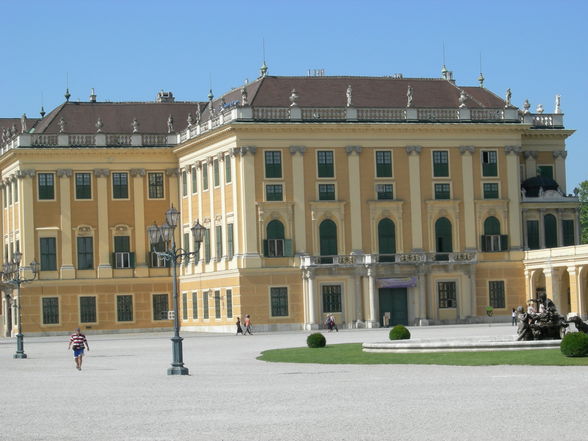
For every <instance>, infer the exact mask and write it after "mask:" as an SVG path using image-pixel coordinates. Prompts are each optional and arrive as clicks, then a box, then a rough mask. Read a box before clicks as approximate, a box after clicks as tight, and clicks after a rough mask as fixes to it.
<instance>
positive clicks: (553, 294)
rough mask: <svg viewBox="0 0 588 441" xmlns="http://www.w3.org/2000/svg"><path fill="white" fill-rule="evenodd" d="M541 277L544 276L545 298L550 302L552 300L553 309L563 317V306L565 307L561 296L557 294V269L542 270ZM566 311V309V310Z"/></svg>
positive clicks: (559, 275)
mask: <svg viewBox="0 0 588 441" xmlns="http://www.w3.org/2000/svg"><path fill="white" fill-rule="evenodd" d="M543 275H544V276H545V293H546V294H547V297H548V298H550V299H551V300H553V303H555V307H556V308H557V310H558V311H559V312H560V313H561V314H562V315H564V314H563V313H564V306H567V305H562V301H561V299H562V296H561V294H560V292H559V290H560V283H559V282H560V277H561V274H560V272H559V269H558V268H553V267H550V268H544V269H543ZM566 309H567V308H566Z"/></svg>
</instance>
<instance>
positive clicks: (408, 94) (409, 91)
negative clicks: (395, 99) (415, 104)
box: [406, 84, 412, 107]
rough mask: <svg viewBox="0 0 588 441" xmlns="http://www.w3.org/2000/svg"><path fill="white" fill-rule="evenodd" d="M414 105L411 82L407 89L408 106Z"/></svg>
mask: <svg viewBox="0 0 588 441" xmlns="http://www.w3.org/2000/svg"><path fill="white" fill-rule="evenodd" d="M410 106H412V86H411V85H410V84H409V85H408V89H407V90H406V107H410Z"/></svg>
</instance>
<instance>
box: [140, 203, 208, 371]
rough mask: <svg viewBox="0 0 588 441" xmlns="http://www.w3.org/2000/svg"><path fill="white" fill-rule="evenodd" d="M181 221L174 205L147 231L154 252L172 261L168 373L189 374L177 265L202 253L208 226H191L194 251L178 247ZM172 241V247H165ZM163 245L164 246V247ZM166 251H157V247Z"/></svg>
mask: <svg viewBox="0 0 588 441" xmlns="http://www.w3.org/2000/svg"><path fill="white" fill-rule="evenodd" d="M179 221H180V212H179V211H178V210H176V209H175V208H174V207H173V206H172V207H171V208H170V209H169V210H167V211H166V212H165V223H164V224H163V225H161V226H159V225H157V224H156V223H155V222H153V225H151V226H150V227H149V228H148V229H147V231H148V233H149V242H150V243H151V247H152V249H153V252H154V253H155V254H157V256H159V257H160V258H162V259H163V260H165V261H167V262H170V264H171V270H172V291H173V295H174V297H173V299H174V336H173V337H172V339H171V341H172V353H173V361H172V364H171V367H169V368H168V369H167V374H168V375H188V374H189V371H188V368H187V367H185V366H184V354H183V350H182V340H183V338H182V337H180V321H179V314H178V282H177V266H178V264H179V263H181V262H182V261H185V262H189V261H190V259H192V258H194V260H197V259H198V254H199V253H200V244H201V243H202V239H203V232H204V230H205V229H206V228H204V227H203V226H202V225H200V222H198V221H196V223H195V224H194V226H192V228H190V230H191V231H192V239H193V240H194V251H190V250H184V249H182V248H176V240H175V237H174V231H175V229H176V227H177V226H178V223H179ZM170 243H171V246H170V247H165V245H168V244H170ZM162 245H163V247H162ZM158 247H161V249H163V250H165V251H157V248H158Z"/></svg>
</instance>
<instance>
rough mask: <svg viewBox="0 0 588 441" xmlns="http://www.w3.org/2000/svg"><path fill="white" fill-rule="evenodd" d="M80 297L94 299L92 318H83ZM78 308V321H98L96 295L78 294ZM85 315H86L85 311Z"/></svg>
mask: <svg viewBox="0 0 588 441" xmlns="http://www.w3.org/2000/svg"><path fill="white" fill-rule="evenodd" d="M82 299H93V300H94V304H93V318H94V320H84V311H83V304H82V303H83V302H82ZM78 308H79V312H80V323H98V302H97V298H96V296H87V295H83V296H79V297H78ZM86 315H88V313H87V312H86ZM90 316H92V314H90ZM86 318H87V317H86Z"/></svg>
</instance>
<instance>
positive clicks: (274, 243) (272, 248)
mask: <svg viewBox="0 0 588 441" xmlns="http://www.w3.org/2000/svg"><path fill="white" fill-rule="evenodd" d="M266 230H267V240H265V241H264V248H265V249H264V255H265V256H266V257H283V256H284V224H283V223H282V222H280V221H279V220H277V219H274V220H273V221H271V222H269V223H268V224H267V229H266Z"/></svg>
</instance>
